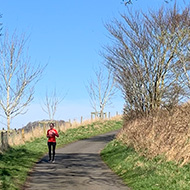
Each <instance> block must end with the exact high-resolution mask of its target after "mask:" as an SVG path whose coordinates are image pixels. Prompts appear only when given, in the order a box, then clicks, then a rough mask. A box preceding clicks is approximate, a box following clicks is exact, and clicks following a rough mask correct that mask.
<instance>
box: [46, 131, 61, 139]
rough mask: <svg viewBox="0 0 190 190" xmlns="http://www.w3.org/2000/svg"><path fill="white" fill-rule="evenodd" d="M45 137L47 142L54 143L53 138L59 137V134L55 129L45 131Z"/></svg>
mask: <svg viewBox="0 0 190 190" xmlns="http://www.w3.org/2000/svg"><path fill="white" fill-rule="evenodd" d="M47 137H48V142H56V139H55V137H59V134H58V132H57V130H56V129H54V128H53V129H49V130H48V131H47Z"/></svg>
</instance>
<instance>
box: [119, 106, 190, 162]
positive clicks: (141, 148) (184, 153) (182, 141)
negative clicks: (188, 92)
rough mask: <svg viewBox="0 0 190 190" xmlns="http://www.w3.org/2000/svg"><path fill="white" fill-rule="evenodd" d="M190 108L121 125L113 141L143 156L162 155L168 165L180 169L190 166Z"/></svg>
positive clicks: (181, 107) (165, 111) (166, 112)
mask: <svg viewBox="0 0 190 190" xmlns="http://www.w3.org/2000/svg"><path fill="white" fill-rule="evenodd" d="M189 115H190V104H189V103H186V104H184V105H181V106H178V107H175V108H174V109H173V110H172V111H170V112H169V111H167V110H160V111H159V112H158V113H157V114H154V115H151V116H147V117H143V118H139V119H135V120H130V121H125V122H124V127H123V130H122V131H121V132H120V133H119V134H118V136H117V138H118V139H120V140H122V141H123V142H124V143H126V144H127V145H129V146H133V147H134V148H135V150H136V151H137V152H139V153H141V154H142V155H144V156H147V157H149V158H153V157H155V156H158V155H164V156H165V158H166V159H167V160H168V161H170V160H172V161H176V162H177V163H178V164H181V165H184V164H187V163H189V162H190V117H189Z"/></svg>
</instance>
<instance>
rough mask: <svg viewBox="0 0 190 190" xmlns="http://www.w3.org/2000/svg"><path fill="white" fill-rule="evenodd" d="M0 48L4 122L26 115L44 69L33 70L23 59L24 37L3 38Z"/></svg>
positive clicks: (8, 127)
mask: <svg viewBox="0 0 190 190" xmlns="http://www.w3.org/2000/svg"><path fill="white" fill-rule="evenodd" d="M2 38H3V39H2V42H1V46H0V107H1V108H2V111H3V113H4V115H2V116H3V117H5V118H6V120H7V130H8V131H9V130H10V121H11V119H12V118H14V117H15V116H17V115H19V114H24V113H26V110H25V108H26V107H27V106H28V105H29V103H30V102H31V101H32V100H33V94H34V86H35V84H36V82H38V80H39V79H40V76H41V75H42V72H43V70H44V68H45V67H43V68H42V67H40V66H37V67H34V66H33V65H32V64H31V62H30V59H29V58H27V57H26V56H25V54H24V53H25V52H24V50H25V42H26V40H25V37H24V35H23V36H21V37H18V36H17V35H16V34H15V33H14V34H13V35H12V36H9V35H8V33H6V34H5V35H3V37H2Z"/></svg>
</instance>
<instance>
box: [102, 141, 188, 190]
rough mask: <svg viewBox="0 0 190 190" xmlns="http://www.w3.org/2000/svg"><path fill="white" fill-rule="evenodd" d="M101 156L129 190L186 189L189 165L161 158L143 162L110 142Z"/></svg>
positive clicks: (138, 157)
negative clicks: (181, 165) (181, 164)
mask: <svg viewBox="0 0 190 190" xmlns="http://www.w3.org/2000/svg"><path fill="white" fill-rule="evenodd" d="M101 157H102V159H103V160H104V161H105V162H106V163H107V164H108V166H109V167H110V168H111V169H112V170H113V171H115V172H116V173H117V174H118V175H119V176H121V177H122V178H123V180H124V182H125V183H126V184H127V185H128V187H130V188H131V189H132V190H189V189H190V165H186V166H183V167H179V166H178V165H177V164H175V163H173V162H166V161H164V159H163V158H158V157H157V158H154V159H151V160H150V159H147V158H145V157H143V156H139V155H138V154H137V153H136V152H135V151H134V149H133V148H130V147H127V146H126V145H124V144H122V143H121V142H119V141H118V140H114V141H112V142H110V143H109V144H108V145H107V146H106V147H105V149H104V150H103V151H102V152H101Z"/></svg>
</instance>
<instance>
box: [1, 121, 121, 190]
mask: <svg viewBox="0 0 190 190" xmlns="http://www.w3.org/2000/svg"><path fill="white" fill-rule="evenodd" d="M121 126H122V122H121V121H105V122H95V123H93V124H89V125H86V126H81V127H79V128H75V129H69V130H67V132H66V133H62V132H60V137H59V138H58V139H57V148H58V147H61V146H64V145H65V144H68V143H70V142H73V141H77V140H80V139H85V138H88V137H91V136H95V135H98V134H103V133H106V132H109V131H113V130H117V129H119V128H121ZM46 152H47V138H46V137H42V138H38V139H35V140H34V141H33V142H26V143H25V145H22V146H16V147H12V148H10V149H9V150H8V151H6V152H5V153H4V154H0V189H2V190H16V189H17V190H19V189H21V187H22V185H23V184H24V182H25V180H26V177H27V174H28V172H29V171H30V169H31V168H32V167H33V165H34V164H35V162H36V161H37V160H38V159H39V158H40V157H42V156H43V155H44V154H45V153H46Z"/></svg>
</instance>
